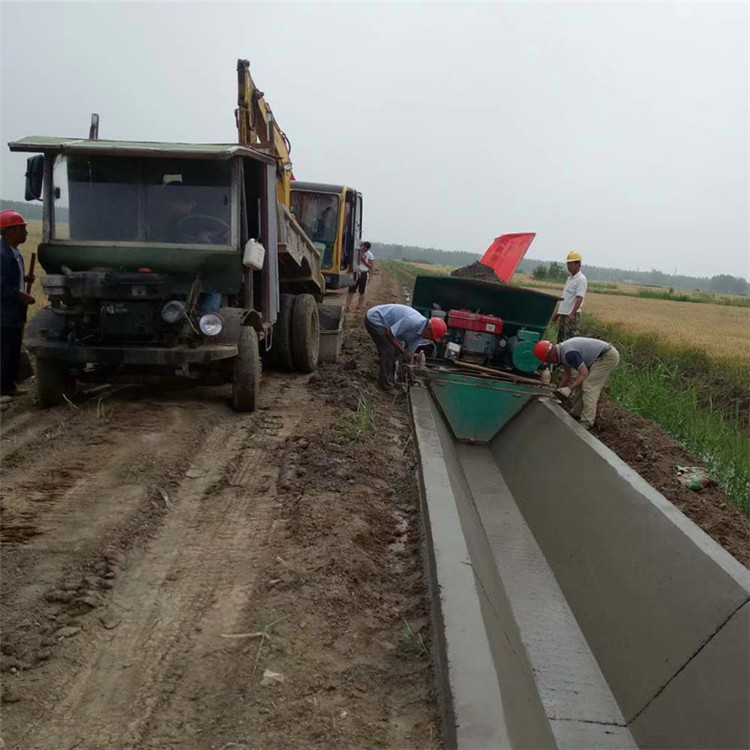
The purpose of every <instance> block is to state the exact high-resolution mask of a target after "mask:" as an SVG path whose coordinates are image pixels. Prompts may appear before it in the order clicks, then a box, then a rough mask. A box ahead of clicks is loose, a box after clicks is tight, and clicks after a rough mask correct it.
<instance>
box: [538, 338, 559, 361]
mask: <svg viewBox="0 0 750 750" xmlns="http://www.w3.org/2000/svg"><path fill="white" fill-rule="evenodd" d="M554 350H555V345H554V344H553V343H552V342H551V341H537V342H536V344H534V356H535V357H536V358H537V359H538V360H539V361H540V362H549V361H550V359H549V356H550V354H551V353H552V352H553V351H554Z"/></svg>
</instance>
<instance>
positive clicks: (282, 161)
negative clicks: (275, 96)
mask: <svg viewBox="0 0 750 750" xmlns="http://www.w3.org/2000/svg"><path fill="white" fill-rule="evenodd" d="M237 84H238V93H237V110H236V112H235V116H236V119H237V134H238V137H239V143H240V144H242V145H243V146H254V147H256V148H257V147H258V146H260V147H261V148H262V149H263V150H266V151H268V152H269V153H270V154H271V155H272V156H274V157H275V158H276V169H277V172H276V174H277V178H278V199H279V203H282V204H283V205H284V206H285V207H286V208H287V209H291V181H292V159H291V150H292V146H291V144H290V143H289V139H288V138H287V137H286V134H285V133H284V131H283V130H282V129H281V128H280V127H279V126H278V123H277V122H276V118H275V117H274V116H273V112H272V111H271V107H270V105H269V104H268V102H267V101H266V100H265V99H264V98H263V92H262V91H260V90H259V89H258V87H257V86H256V85H255V82H254V81H253V78H252V76H251V75H250V62H249V61H248V60H237Z"/></svg>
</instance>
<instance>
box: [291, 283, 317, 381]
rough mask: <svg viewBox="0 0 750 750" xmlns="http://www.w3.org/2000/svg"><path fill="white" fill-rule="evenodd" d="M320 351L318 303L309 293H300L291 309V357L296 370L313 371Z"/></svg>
mask: <svg viewBox="0 0 750 750" xmlns="http://www.w3.org/2000/svg"><path fill="white" fill-rule="evenodd" d="M319 351H320V319H319V317H318V304H317V302H315V297H313V296H312V295H311V294H300V295H299V296H298V297H297V298H296V299H295V300H294V309H293V311H292V357H293V359H294V368H295V369H296V370H297V371H298V372H313V371H314V370H315V368H316V367H317V366H318V353H319Z"/></svg>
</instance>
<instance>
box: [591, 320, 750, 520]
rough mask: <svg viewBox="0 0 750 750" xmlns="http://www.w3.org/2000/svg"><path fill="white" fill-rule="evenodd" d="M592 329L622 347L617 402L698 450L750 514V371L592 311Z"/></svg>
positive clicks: (614, 384)
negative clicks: (638, 331)
mask: <svg viewBox="0 0 750 750" xmlns="http://www.w3.org/2000/svg"><path fill="white" fill-rule="evenodd" d="M586 329H587V331H586V332H587V333H588V334H591V335H596V336H598V337H600V338H603V339H606V340H607V341H610V342H612V343H613V344H615V346H617V348H618V349H619V350H620V354H621V355H622V360H621V365H620V366H619V367H618V368H617V369H616V370H615V371H614V372H613V373H612V375H611V377H610V379H609V390H610V393H611V395H612V398H613V399H614V400H615V401H616V403H618V404H619V405H620V406H621V407H623V408H624V409H627V410H629V411H632V412H635V413H637V414H641V415H643V416H644V417H647V418H648V419H652V420H654V422H656V423H657V424H659V425H660V426H661V427H662V428H663V429H664V430H665V431H666V432H667V433H669V434H670V435H671V436H672V437H674V438H675V439H676V440H677V441H679V442H680V443H682V444H683V445H684V446H686V447H687V448H688V449H690V450H692V451H693V452H694V453H696V454H698V455H699V456H700V457H701V459H702V460H703V461H704V462H705V464H706V467H707V468H708V470H709V472H710V474H711V476H712V478H713V479H714V480H716V482H717V483H718V484H719V486H720V487H722V489H724V491H725V492H726V493H727V495H729V497H730V498H731V499H732V502H733V503H734V504H735V505H736V506H737V507H738V508H739V509H740V510H742V511H743V513H745V514H746V515H747V516H748V517H750V460H748V459H749V458H750V430H748V424H747V422H748V414H747V403H748V397H749V395H750V394H749V393H748V389H749V387H750V378H749V376H750V372H749V371H748V368H747V367H741V366H734V365H727V364H724V363H721V362H717V361H715V360H712V359H711V358H709V357H708V356H707V355H706V354H705V353H704V352H700V351H695V350H690V349H687V348H684V347H676V346H670V344H669V343H668V342H665V341H663V340H661V339H659V337H658V336H655V335H653V336H649V335H643V334H641V335H631V334H628V333H627V332H625V331H624V330H623V328H621V327H619V326H611V325H610V326H607V325H604V324H602V323H601V322H599V321H597V320H596V319H594V318H591V317H590V316H587V319H586Z"/></svg>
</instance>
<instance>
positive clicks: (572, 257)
mask: <svg viewBox="0 0 750 750" xmlns="http://www.w3.org/2000/svg"><path fill="white" fill-rule="evenodd" d="M576 261H578V262H579V263H583V255H581V254H580V253H579V252H578V251H577V250H571V251H570V252H569V253H568V257H567V258H566V259H565V262H566V263H575V262H576Z"/></svg>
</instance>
